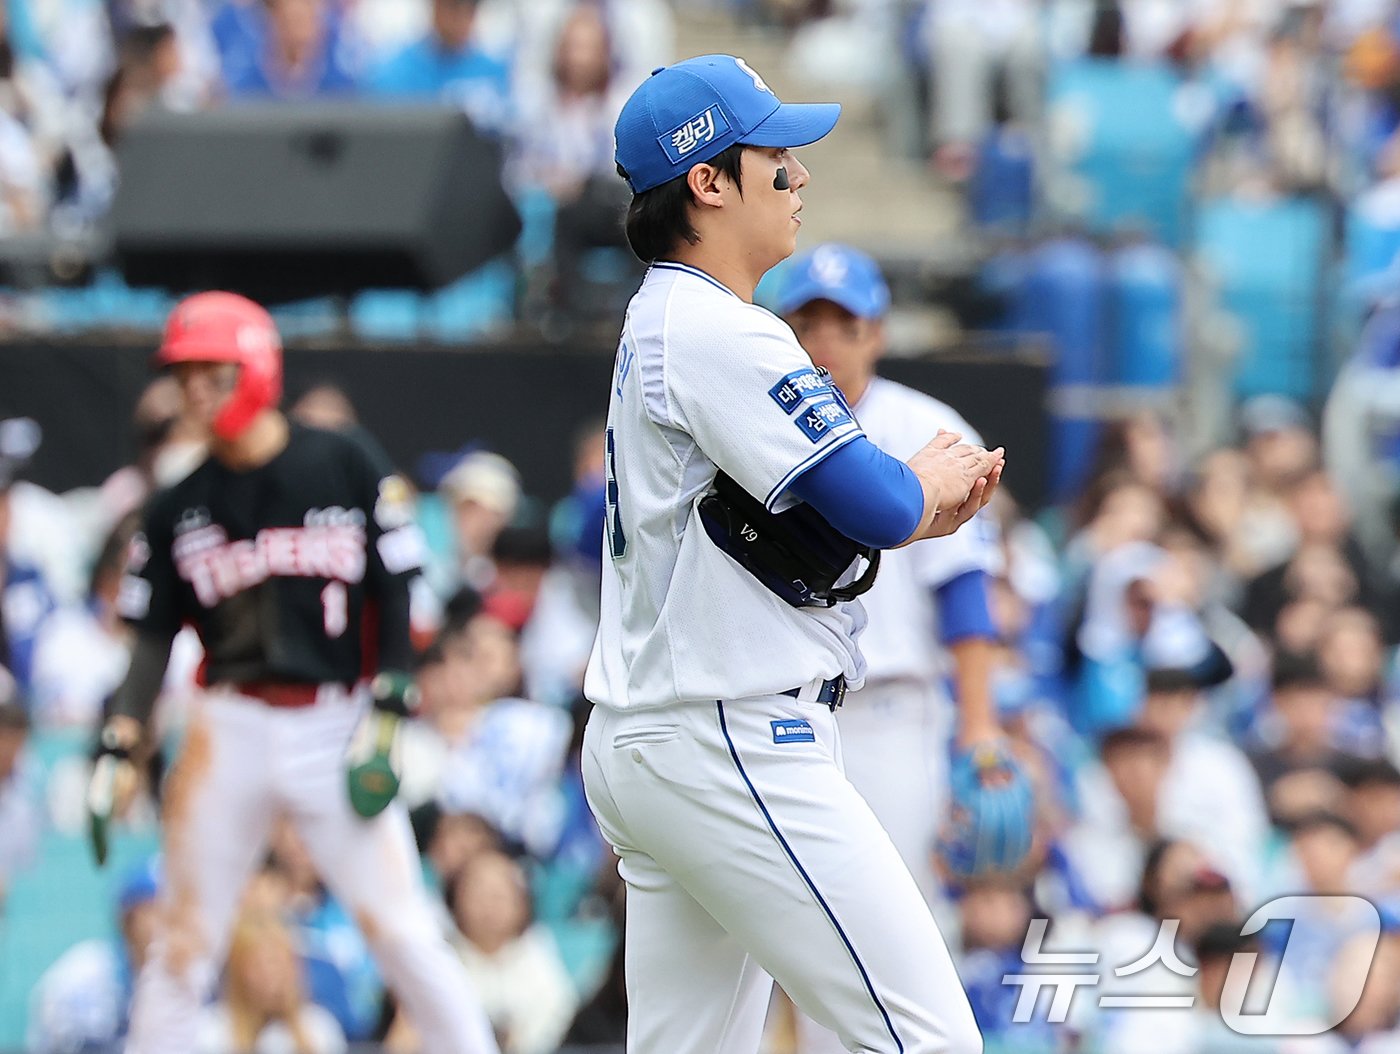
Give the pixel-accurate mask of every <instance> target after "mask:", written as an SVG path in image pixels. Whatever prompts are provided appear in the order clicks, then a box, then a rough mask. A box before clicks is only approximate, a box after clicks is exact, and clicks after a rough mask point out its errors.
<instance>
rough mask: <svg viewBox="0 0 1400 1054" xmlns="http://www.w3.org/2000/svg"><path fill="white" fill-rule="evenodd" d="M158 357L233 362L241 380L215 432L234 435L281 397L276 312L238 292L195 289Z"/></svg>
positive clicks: (171, 321)
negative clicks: (205, 291)
mask: <svg viewBox="0 0 1400 1054" xmlns="http://www.w3.org/2000/svg"><path fill="white" fill-rule="evenodd" d="M156 362H158V363H159V364H160V365H162V366H169V365H171V364H172V363H176V362H234V363H237V364H238V365H239V366H240V367H242V368H241V369H240V370H239V371H238V383H237V385H236V386H235V387H234V389H233V394H232V395H230V396H229V398H228V402H226V403H224V405H223V408H222V409H220V410H219V413H218V416H217V417H215V418H214V434H215V435H217V436H218V437H219V438H221V439H235V438H237V437H238V436H239V435H241V434H242V433H243V431H244V430H245V429H246V428H247V427H248V426H249V425H250V424H252V423H253V419H254V418H255V417H257V416H258V414H260V413H261V412H262V411H263V410H266V409H267V408H268V407H275V406H276V405H277V404H278V403H279V402H281V400H282V339H281V338H280V337H279V336H278V335H277V326H276V324H275V323H274V322H273V321H272V316H271V315H269V314H268V313H267V311H265V310H264V309H263V308H262V307H260V306H259V305H257V304H255V303H253V301H251V300H249V299H248V298H247V297H243V296H239V295H238V294H237V293H218V292H214V293H196V294H195V295H194V296H189V297H186V298H185V299H184V300H181V301H180V302H179V303H178V304H176V305H175V310H174V311H172V312H170V317H169V318H168V319H166V322H165V336H164V337H163V338H162V339H161V343H160V350H159V351H157V352H156Z"/></svg>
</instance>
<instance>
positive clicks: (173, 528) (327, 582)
mask: <svg viewBox="0 0 1400 1054" xmlns="http://www.w3.org/2000/svg"><path fill="white" fill-rule="evenodd" d="M290 428H291V430H290V434H289V437H288V442H287V445H286V447H285V448H284V449H283V450H282V451H281V452H280V453H279V454H277V455H276V456H275V457H274V458H273V459H272V460H271V461H269V462H268V463H266V464H264V465H260V466H258V467H257V468H253V469H248V470H246V471H240V470H236V469H232V468H229V467H228V466H226V465H224V464H223V463H221V462H220V461H218V460H217V459H215V458H213V457H210V458H209V459H207V460H206V461H205V462H204V463H203V464H201V465H200V466H199V467H198V468H196V469H195V470H194V471H193V472H191V473H190V474H189V475H188V476H187V477H185V479H183V480H181V481H180V482H179V483H177V484H175V485H174V486H173V487H170V488H169V489H167V490H163V491H161V492H160V493H158V494H156V495H155V496H154V497H153V498H152V499H151V501H150V503H149V504H148V505H147V507H146V510H145V515H144V523H143V528H142V531H141V533H140V534H138V535H137V536H136V538H135V539H134V540H133V542H132V547H131V553H130V557H129V559H128V568H127V574H126V577H125V578H124V579H123V582H122V586H121V592H120V595H119V599H118V607H119V610H120V611H121V613H122V615H123V616H124V617H125V618H126V619H127V620H128V621H130V622H132V623H133V624H134V625H136V626H137V628H138V629H140V630H143V631H149V632H152V633H158V634H171V635H173V634H174V633H176V632H177V631H178V630H179V629H180V627H181V626H182V625H184V624H186V623H189V624H192V625H193V626H194V627H195V628H196V630H197V631H198V633H199V636H200V638H201V639H202V641H203V644H204V650H205V656H206V669H205V680H206V681H207V682H208V683H211V684H214V683H219V682H231V683H238V682H250V681H283V682H293V683H305V684H322V683H327V682H338V683H342V684H349V683H352V682H354V681H356V680H357V679H359V678H360V677H362V676H364V675H365V674H366V673H370V672H373V669H374V667H375V666H376V665H382V666H391V667H399V668H406V666H407V664H408V661H409V659H410V657H411V650H410V645H409V641H408V624H407V605H408V582H409V579H410V578H411V577H412V575H413V574H414V573H416V572H417V570H418V568H419V566H420V564H421V562H422V557H423V552H424V544H423V536H422V534H421V532H420V531H419V528H418V526H417V524H416V523H415V522H414V520H413V503H412V495H411V492H410V490H409V487H408V485H407V484H406V483H405V482H404V480H403V479H402V478H401V477H399V476H397V475H394V473H393V471H392V469H391V468H390V467H389V465H388V464H387V463H386V462H384V461H383V458H382V455H379V454H376V453H375V452H373V451H372V450H371V449H370V448H369V447H368V445H366V444H362V443H360V442H358V441H357V440H355V439H354V438H351V437H349V436H346V435H342V434H340V433H336V432H327V431H321V430H319V429H313V428H307V427H304V426H301V425H298V424H295V423H292V424H291V426H290ZM389 610H392V611H393V612H394V619H393V621H394V624H395V632H393V633H391V634H389V637H390V638H391V639H381V636H382V635H381V634H380V632H379V618H380V615H381V612H386V611H389ZM398 623H402V627H401V632H398V625H397V624H398ZM386 626H387V623H386ZM400 637H401V638H402V639H401V640H400V639H399V638H400ZM375 652H379V654H375ZM386 653H387V654H386Z"/></svg>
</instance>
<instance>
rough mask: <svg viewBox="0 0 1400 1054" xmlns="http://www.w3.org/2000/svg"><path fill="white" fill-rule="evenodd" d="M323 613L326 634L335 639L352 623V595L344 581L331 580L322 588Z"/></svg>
mask: <svg viewBox="0 0 1400 1054" xmlns="http://www.w3.org/2000/svg"><path fill="white" fill-rule="evenodd" d="M321 613H322V615H323V616H324V617H325V624H326V636H327V637H330V638H331V639H332V640H334V639H335V638H336V637H339V636H340V635H341V634H342V633H344V632H345V630H346V628H347V627H349V625H350V595H349V593H348V592H347V591H346V589H345V583H344V582H331V583H330V584H329V585H327V586H326V588H325V589H323V590H321Z"/></svg>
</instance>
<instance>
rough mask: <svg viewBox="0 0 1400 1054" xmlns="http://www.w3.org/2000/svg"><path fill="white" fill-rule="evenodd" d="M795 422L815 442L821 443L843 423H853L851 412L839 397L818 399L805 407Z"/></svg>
mask: <svg viewBox="0 0 1400 1054" xmlns="http://www.w3.org/2000/svg"><path fill="white" fill-rule="evenodd" d="M793 424H795V425H797V427H798V428H800V429H802V431H803V432H804V433H805V434H806V436H807V438H808V439H810V440H811V441H812V442H813V443H820V442H821V441H822V440H823V439H825V438H826V437H827V435H828V434H830V433H831V432H834V431H835V430H836V429H838V428H840V427H841V426H842V425H847V424H851V414H850V412H849V411H848V410H847V409H846V407H845V406H844V405H843V404H842V403H841V401H840V400H838V399H835V398H829V399H818V400H817V401H816V402H814V403H812V405H810V406H808V407H806V408H805V409H803V411H802V412H801V413H800V414H798V415H797V417H796V419H795V420H794V421H793Z"/></svg>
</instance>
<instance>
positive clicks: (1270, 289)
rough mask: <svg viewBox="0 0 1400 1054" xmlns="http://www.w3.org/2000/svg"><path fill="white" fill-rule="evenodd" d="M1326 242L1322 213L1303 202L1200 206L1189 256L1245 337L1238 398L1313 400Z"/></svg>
mask: <svg viewBox="0 0 1400 1054" xmlns="http://www.w3.org/2000/svg"><path fill="white" fill-rule="evenodd" d="M1327 236H1328V218H1327V215H1326V213H1325V211H1324V209H1323V207H1322V206H1321V205H1320V204H1318V203H1317V202H1315V201H1311V200H1308V199H1303V198H1295V199H1285V200H1280V201H1272V202H1244V201H1234V200H1223V201H1216V202H1211V203H1208V204H1205V205H1203V206H1202V208H1201V211H1200V215H1199V217H1198V222H1197V227H1196V243H1195V257H1196V261H1197V263H1198V265H1199V266H1200V267H1201V269H1202V271H1203V273H1204V275H1205V277H1206V281H1207V282H1208V283H1209V285H1210V287H1211V288H1212V290H1213V291H1214V292H1215V294H1216V295H1217V296H1218V298H1219V305H1220V306H1221V307H1222V308H1223V309H1224V310H1225V311H1226V312H1228V313H1229V314H1230V315H1231V316H1233V318H1234V319H1235V320H1236V321H1237V322H1238V324H1239V325H1240V327H1241V329H1242V331H1243V335H1244V345H1243V347H1242V348H1241V351H1240V358H1239V361H1238V362H1237V364H1236V370H1235V377H1234V386H1235V393H1236V394H1237V395H1238V396H1240V397H1241V398H1247V397H1248V396H1251V395H1259V394H1262V393H1266V392H1275V393H1278V394H1282V395H1288V396H1291V397H1293V398H1295V399H1303V400H1306V399H1309V398H1310V397H1311V396H1312V395H1313V394H1314V390H1315V387H1316V385H1317V383H1318V381H1319V373H1320V371H1319V366H1320V363H1319V361H1318V349H1319V346H1320V344H1321V342H1322V340H1321V338H1322V326H1323V305H1324V303H1325V300H1324V297H1325V293H1326V290H1325V288H1324V282H1325V279H1326V273H1325V271H1324V267H1325V260H1326V256H1327V253H1328V238H1327Z"/></svg>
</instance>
